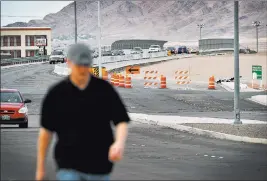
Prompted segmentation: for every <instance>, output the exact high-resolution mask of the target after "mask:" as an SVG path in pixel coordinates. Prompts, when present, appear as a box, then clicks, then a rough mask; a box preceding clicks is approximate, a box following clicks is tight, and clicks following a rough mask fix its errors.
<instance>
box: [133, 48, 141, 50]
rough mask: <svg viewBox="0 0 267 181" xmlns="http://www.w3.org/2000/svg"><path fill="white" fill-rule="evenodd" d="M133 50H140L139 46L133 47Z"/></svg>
mask: <svg viewBox="0 0 267 181" xmlns="http://www.w3.org/2000/svg"><path fill="white" fill-rule="evenodd" d="M133 49H134V50H141V48H138V47H135V48H133Z"/></svg>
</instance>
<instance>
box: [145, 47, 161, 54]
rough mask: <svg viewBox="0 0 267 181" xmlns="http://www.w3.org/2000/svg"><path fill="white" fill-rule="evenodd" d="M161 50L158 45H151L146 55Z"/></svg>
mask: <svg viewBox="0 0 267 181" xmlns="http://www.w3.org/2000/svg"><path fill="white" fill-rule="evenodd" d="M160 51H161V48H160V46H159V45H151V46H150V47H149V49H148V53H153V52H160Z"/></svg>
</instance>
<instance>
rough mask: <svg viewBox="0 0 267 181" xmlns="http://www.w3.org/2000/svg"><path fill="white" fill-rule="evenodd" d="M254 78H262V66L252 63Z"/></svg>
mask: <svg viewBox="0 0 267 181" xmlns="http://www.w3.org/2000/svg"><path fill="white" fill-rule="evenodd" d="M252 78H253V79H257V80H262V66H261V65H252Z"/></svg>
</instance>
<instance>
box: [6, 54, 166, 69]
mask: <svg viewBox="0 0 267 181" xmlns="http://www.w3.org/2000/svg"><path fill="white" fill-rule="evenodd" d="M166 56H168V55H167V51H162V52H155V53H147V52H144V53H143V54H127V55H123V56H102V57H101V62H102V63H105V64H107V63H114V62H121V61H129V60H140V59H150V58H157V57H166ZM48 60H49V56H36V57H25V58H13V59H2V60H1V66H8V65H16V64H27V63H34V62H46V61H48ZM98 61H99V58H94V60H93V64H98Z"/></svg>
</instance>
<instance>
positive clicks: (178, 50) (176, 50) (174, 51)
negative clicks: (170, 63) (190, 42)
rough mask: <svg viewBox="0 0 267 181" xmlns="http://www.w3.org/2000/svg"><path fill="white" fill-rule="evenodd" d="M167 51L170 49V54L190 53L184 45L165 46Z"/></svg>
mask: <svg viewBox="0 0 267 181" xmlns="http://www.w3.org/2000/svg"><path fill="white" fill-rule="evenodd" d="M166 50H167V51H171V53H172V54H182V53H187V54H189V53H190V50H189V49H188V48H187V47H186V46H180V47H178V48H175V47H167V48H166Z"/></svg>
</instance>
